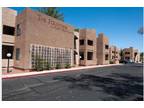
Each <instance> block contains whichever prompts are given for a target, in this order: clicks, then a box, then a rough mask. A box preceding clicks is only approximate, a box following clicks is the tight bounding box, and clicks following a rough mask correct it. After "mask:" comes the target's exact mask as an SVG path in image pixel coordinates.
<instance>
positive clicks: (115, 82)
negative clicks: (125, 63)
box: [53, 73, 143, 101]
mask: <svg viewBox="0 0 144 108" xmlns="http://www.w3.org/2000/svg"><path fill="white" fill-rule="evenodd" d="M118 77H119V78H122V79H118ZM116 78H117V79H116ZM53 79H54V80H59V81H66V82H69V83H70V85H69V86H68V88H69V89H80V90H89V91H92V90H96V87H100V88H101V89H102V90H103V92H104V93H107V94H109V95H112V96H114V97H118V99H115V98H113V97H111V99H110V98H108V99H103V100H135V101H142V100H143V84H142V83H143V78H142V77H136V76H131V75H129V74H118V73H112V74H111V77H101V76H96V75H91V74H81V75H79V76H57V77H54V78H53Z"/></svg>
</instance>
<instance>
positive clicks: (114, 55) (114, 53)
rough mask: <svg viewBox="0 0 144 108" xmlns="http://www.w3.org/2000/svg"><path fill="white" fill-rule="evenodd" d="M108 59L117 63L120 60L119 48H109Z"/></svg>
mask: <svg viewBox="0 0 144 108" xmlns="http://www.w3.org/2000/svg"><path fill="white" fill-rule="evenodd" d="M109 60H110V62H111V63H114V64H118V63H119V60H120V56H119V49H118V48H117V47H116V46H110V48H109Z"/></svg>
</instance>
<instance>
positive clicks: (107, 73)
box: [2, 64, 143, 101]
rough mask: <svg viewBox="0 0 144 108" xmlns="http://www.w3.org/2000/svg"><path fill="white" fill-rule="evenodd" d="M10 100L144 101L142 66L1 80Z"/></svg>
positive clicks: (3, 93)
mask: <svg viewBox="0 0 144 108" xmlns="http://www.w3.org/2000/svg"><path fill="white" fill-rule="evenodd" d="M2 98H3V100H5V101H6V100H11V101H15V100H16V101H112V100H116V101H118V100H121V101H130V100H143V70H142V65H141V64H128V65H124V66H111V67H103V68H95V69H87V70H79V71H69V72H63V73H52V74H47V75H39V76H30V77H23V78H14V79H5V80H2Z"/></svg>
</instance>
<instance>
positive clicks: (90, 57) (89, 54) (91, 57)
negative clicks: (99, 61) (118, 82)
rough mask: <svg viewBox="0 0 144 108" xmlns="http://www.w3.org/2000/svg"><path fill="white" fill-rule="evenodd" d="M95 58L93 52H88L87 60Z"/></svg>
mask: <svg viewBox="0 0 144 108" xmlns="http://www.w3.org/2000/svg"><path fill="white" fill-rule="evenodd" d="M92 59H93V52H87V60H92Z"/></svg>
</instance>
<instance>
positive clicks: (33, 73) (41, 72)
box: [2, 64, 123, 79]
mask: <svg viewBox="0 0 144 108" xmlns="http://www.w3.org/2000/svg"><path fill="white" fill-rule="evenodd" d="M121 65H123V64H112V65H97V66H86V67H79V68H70V69H58V70H49V71H40V72H37V71H36V72H26V73H19V74H10V75H2V79H11V78H19V77H26V76H27V77H28V76H36V75H44V74H52V73H61V72H69V71H75V70H84V69H92V68H99V67H110V66H121Z"/></svg>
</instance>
